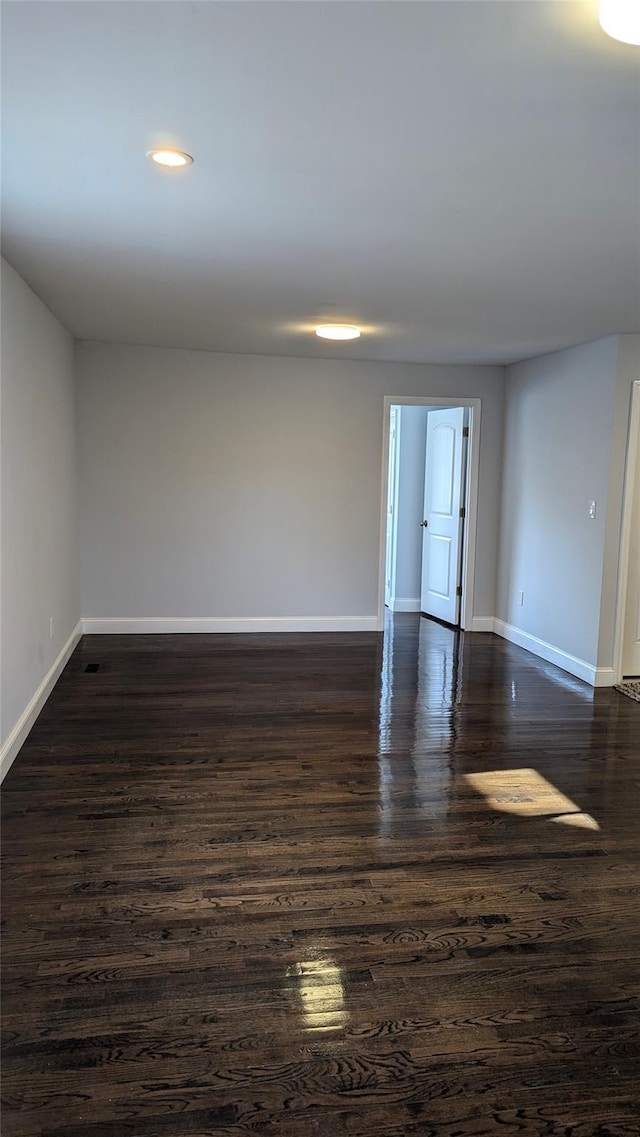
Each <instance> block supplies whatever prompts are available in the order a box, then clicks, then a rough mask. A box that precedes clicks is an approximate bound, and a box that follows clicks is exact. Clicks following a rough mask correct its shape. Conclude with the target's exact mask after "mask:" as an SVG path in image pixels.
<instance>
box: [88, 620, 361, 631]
mask: <svg viewBox="0 0 640 1137" xmlns="http://www.w3.org/2000/svg"><path fill="white" fill-rule="evenodd" d="M377 630H378V618H377V616H233V617H232V616H202V617H199V616H187V617H178V616H176V617H173V616H157V617H151V616H149V617H147V616H141V617H105V618H104V619H101V618H96V617H83V619H82V631H83V632H84V634H85V635H110V636H119V635H163V634H171V635H175V634H176V633H188V632H376V631H377Z"/></svg>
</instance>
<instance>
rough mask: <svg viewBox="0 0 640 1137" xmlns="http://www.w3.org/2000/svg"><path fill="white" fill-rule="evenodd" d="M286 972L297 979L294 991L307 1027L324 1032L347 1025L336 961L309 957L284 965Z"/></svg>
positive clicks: (339, 974)
mask: <svg viewBox="0 0 640 1137" xmlns="http://www.w3.org/2000/svg"><path fill="white" fill-rule="evenodd" d="M287 975H288V976H294V977H295V978H296V979H297V980H298V988H297V992H298V995H299V998H300V1003H301V1008H302V1019H303V1024H304V1026H305V1028H306V1029H307V1030H309V1031H313V1032H314V1033H315V1034H318V1033H322V1034H326V1033H327V1032H329V1031H333V1030H342V1029H343V1028H344V1027H345V1026H346V1025H347V1022H348V1019H349V1015H348V1013H347V1010H346V1007H345V994H344V984H343V982H342V972H341V969H340V968H339V967H338V966H337V964H335V963H334V962H333V961H332V960H328V959H311V960H307V961H305V962H302V963H294V964H293V965H292V966H291V967H288V968H287Z"/></svg>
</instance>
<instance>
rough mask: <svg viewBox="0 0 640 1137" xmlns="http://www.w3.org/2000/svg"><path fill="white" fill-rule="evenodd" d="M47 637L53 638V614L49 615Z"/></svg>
mask: <svg viewBox="0 0 640 1137" xmlns="http://www.w3.org/2000/svg"><path fill="white" fill-rule="evenodd" d="M49 639H50V640H52V639H53V616H50V617H49Z"/></svg>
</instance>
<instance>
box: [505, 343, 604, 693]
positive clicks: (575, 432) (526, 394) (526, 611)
mask: <svg viewBox="0 0 640 1137" xmlns="http://www.w3.org/2000/svg"><path fill="white" fill-rule="evenodd" d="M617 371H618V337H615V336H612V337H609V338H607V339H603V340H598V341H596V342H595V343H590V344H584V345H582V346H580V347H575V348H569V349H568V350H566V351H560V352H555V353H553V354H551V355H546V356H541V357H539V358H536V359H531V360H527V361H526V362H524V363H520V364H516V365H515V366H512V367H509V368H507V385H506V418H505V454H504V476H503V499H502V527H501V544H500V568H499V585H498V604H497V616H498V618H499V619H500V620H502V621H504V622H505V623H506V624H508V625H511V626H515V627H516V628H517V629H519V630H520V631H521V632H523V633H525V635H526V636H529V637H535V638H536V639H538V640H541V641H543V643H546V644H550V645H552V646H554V647H555V648H556V649H558V650H559V651H560V652H563V653H567V654H568V655H569V656H571V657H575V658H577V660H579V661H583V662H584V663H586V664H587V665H588V667H590V668H593V669H595V667H596V664H597V662H598V660H599V656H598V641H599V637H600V633H601V628H600V608H601V593H602V587H603V575H604V572H605V550H606V549H607V539H606V529H607V524H608V521H609V518H610V511H611V510H612V509H613V510H614V511H615V508H616V500H617V509H618V512H619V508H620V486H618V487H617V489H616V488H614V492H613V499H612V500H610V499H609V489H610V460H611V452H612V437H613V421H614V398H615V394H616V384H617ZM616 445H617V442H616ZM592 499H593V500H596V501H597V516H596V519H595V520H594V521H591V520H590V519H589V517H588V502H589V501H590V500H592ZM608 552H610V553H611V554H612V555H613V557H614V560H615V562H616V563H617V545H615V546H614V545H612V546H611V549H610V550H608ZM519 590H522V591H524V594H525V603H524V607H519V606H518V604H517V593H518V591H519ZM517 642H518V641H517ZM605 656H606V658H607V659H608V661H609V663H608V665H609V666H610V663H611V659H610V645H609V648H608V651H607V653H605V655H601V656H600V662H601V664H602V665H604V663H603V661H604V659H605ZM577 673H578V672H577ZM585 677H586V675H585Z"/></svg>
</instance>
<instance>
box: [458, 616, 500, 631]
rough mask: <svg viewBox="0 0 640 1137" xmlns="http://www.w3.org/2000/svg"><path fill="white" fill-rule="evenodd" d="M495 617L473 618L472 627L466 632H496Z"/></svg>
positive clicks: (466, 629)
mask: <svg viewBox="0 0 640 1137" xmlns="http://www.w3.org/2000/svg"><path fill="white" fill-rule="evenodd" d="M493 624H494V618H493V616H472V617H471V625H470V627H468V628H465V631H466V632H492V631H494V627H493Z"/></svg>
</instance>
